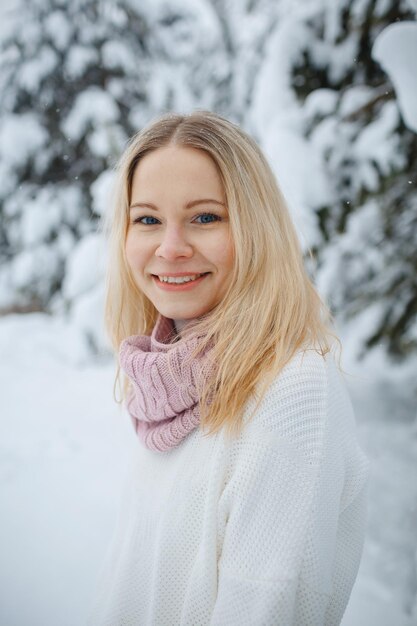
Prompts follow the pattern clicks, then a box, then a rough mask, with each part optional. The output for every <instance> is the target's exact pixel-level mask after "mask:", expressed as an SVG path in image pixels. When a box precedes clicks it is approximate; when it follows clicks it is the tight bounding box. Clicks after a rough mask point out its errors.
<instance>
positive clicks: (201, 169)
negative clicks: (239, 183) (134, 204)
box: [132, 146, 224, 199]
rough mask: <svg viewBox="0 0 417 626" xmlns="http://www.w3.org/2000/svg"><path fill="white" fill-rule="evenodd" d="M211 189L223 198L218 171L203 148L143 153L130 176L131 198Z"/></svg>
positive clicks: (180, 147) (159, 149) (176, 147)
mask: <svg viewBox="0 0 417 626" xmlns="http://www.w3.org/2000/svg"><path fill="white" fill-rule="evenodd" d="M186 191H188V192H189V193H192V192H199V193H202V192H206V193H208V192H210V193H211V194H215V195H216V194H217V195H218V197H219V198H218V199H223V198H224V193H223V185H222V182H221V178H220V174H219V172H218V169H217V166H216V164H215V162H214V161H213V159H212V158H211V157H210V156H209V155H208V154H207V153H206V152H204V150H198V149H196V148H190V147H183V146H166V147H163V148H157V149H156V150H153V151H152V152H150V153H148V154H146V155H145V156H144V157H143V158H142V159H141V160H140V161H139V163H138V165H137V166H136V168H135V171H134V173H133V179H132V199H135V196H136V195H138V194H140V195H142V194H143V193H155V194H157V195H164V192H179V193H181V192H182V193H185V192H186Z"/></svg>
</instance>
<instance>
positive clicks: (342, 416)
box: [87, 350, 370, 626]
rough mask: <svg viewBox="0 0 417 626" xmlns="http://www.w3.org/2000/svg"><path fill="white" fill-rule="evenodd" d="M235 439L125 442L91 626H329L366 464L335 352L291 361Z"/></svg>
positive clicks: (349, 552)
mask: <svg viewBox="0 0 417 626" xmlns="http://www.w3.org/2000/svg"><path fill="white" fill-rule="evenodd" d="M254 406H255V404H254V400H253V401H252V400H251V401H250V402H249V404H248V406H247V408H246V411H245V415H244V420H245V427H244V429H243V431H242V433H241V434H240V435H239V436H238V437H235V438H234V439H232V440H229V438H226V437H225V436H224V433H223V431H222V430H221V431H219V432H217V433H215V434H214V435H211V436H210V437H207V436H203V434H202V430H201V429H199V428H196V429H194V430H193V431H192V432H191V433H190V434H189V436H188V437H186V438H185V439H184V440H183V442H182V444H181V445H180V446H176V447H174V448H171V449H170V450H167V451H166V452H165V453H164V454H155V452H153V451H152V450H149V449H147V448H145V447H144V446H142V445H139V443H138V444H135V445H134V447H133V450H132V457H131V459H130V461H129V464H128V467H127V480H126V483H125V485H124V490H123V493H122V495H121V500H120V508H119V516H118V520H117V524H116V528H115V531H114V534H113V537H112V540H111V542H110V545H109V547H108V550H107V554H106V556H105V558H104V561H103V563H102V565H101V571H100V573H99V576H98V579H97V583H96V590H95V594H94V596H93V599H92V603H91V606H90V613H89V617H88V622H87V623H88V626H134V625H138V626H139V625H140V626H178V625H179V626H209V625H210V626H258V625H259V626H337V625H338V624H340V622H341V620H342V616H343V613H344V611H345V608H346V605H347V603H348V600H349V596H350V594H351V590H352V587H353V584H354V581H355V578H356V575H357V571H358V568H359V563H360V559H361V554H362V549H363V541H364V535H365V528H366V519H367V489H368V479H369V474H370V471H369V470H370V467H369V461H368V459H367V457H366V455H365V454H364V452H363V451H362V449H361V447H360V446H359V444H358V439H357V433H356V424H355V419H354V414H353V410H352V405H351V402H350V399H349V396H348V393H347V390H346V387H345V382H344V379H343V377H342V375H341V374H340V372H339V370H338V369H337V366H336V364H335V362H334V358H333V355H332V354H327V355H326V356H325V357H322V356H320V355H319V354H317V353H316V352H314V351H312V350H311V351H307V352H306V353H305V354H304V355H302V354H300V353H299V354H297V355H296V356H295V357H294V358H293V359H292V360H291V361H290V362H289V363H288V364H287V365H286V367H285V368H284V369H283V370H282V372H281V373H280V374H279V375H278V376H277V377H276V379H275V380H274V381H273V382H272V384H271V385H270V387H269V389H268V391H267V393H266V395H265V397H264V399H263V401H262V403H261V405H260V406H259V408H258V410H257V412H256V413H255V415H254V417H253V418H252V419H251V420H249V419H248V417H249V415H250V413H251V412H252V411H253V409H254Z"/></svg>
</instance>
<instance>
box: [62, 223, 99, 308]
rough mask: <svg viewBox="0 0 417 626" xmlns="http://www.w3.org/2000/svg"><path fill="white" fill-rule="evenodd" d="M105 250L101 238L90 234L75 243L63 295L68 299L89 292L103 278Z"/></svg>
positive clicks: (95, 234)
mask: <svg viewBox="0 0 417 626" xmlns="http://www.w3.org/2000/svg"><path fill="white" fill-rule="evenodd" d="M104 258H105V249H104V245H103V240H102V237H101V236H100V235H99V234H97V233H90V234H88V235H86V236H85V237H83V238H82V239H81V240H80V241H78V242H77V243H76V245H75V246H74V248H73V250H72V254H71V256H70V258H69V259H68V263H67V271H66V274H65V279H64V283H63V293H64V296H65V297H66V298H68V299H73V298H76V297H77V296H79V295H81V294H83V293H86V292H87V291H89V290H91V289H92V288H93V287H94V286H95V285H97V283H99V282H100V281H101V279H102V277H103V270H104Z"/></svg>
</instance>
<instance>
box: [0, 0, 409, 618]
mask: <svg viewBox="0 0 417 626" xmlns="http://www.w3.org/2000/svg"><path fill="white" fill-rule="evenodd" d="M0 11H1V12H0V180H1V185H0V218H1V221H0V350H1V355H2V358H1V360H0V371H1V396H2V410H1V419H0V429H1V430H0V452H1V456H0V485H1V490H2V504H1V519H2V522H1V526H2V533H1V538H0V546H1V560H0V562H1V568H0V583H1V584H0V589H1V591H0V622H1V623H2V624H4V625H5V626H23V625H29V624H30V625H31V626H37V625H39V626H47V625H49V624H50V625H55V624H59V625H60V626H78V625H79V624H80V625H81V624H83V620H84V619H85V615H86V611H87V607H88V603H89V601H90V595H91V593H92V590H93V585H94V582H95V576H96V575H97V572H98V569H99V567H100V564H101V559H102V557H103V552H104V550H105V548H106V546H107V543H108V541H109V539H110V536H111V533H112V530H113V526H114V523H115V519H116V515H117V509H118V501H119V494H120V490H121V485H122V483H123V479H124V475H125V470H126V459H127V457H128V451H129V449H131V446H132V438H133V431H132V430H131V428H130V424H129V422H128V420H127V419H126V415H123V413H122V412H120V411H119V410H118V408H117V405H115V403H114V401H113V395H112V394H113V377H114V373H115V370H114V360H113V357H112V355H111V353H110V348H109V344H108V342H107V340H106V337H105V335H104V330H103V322H102V316H103V313H102V307H103V277H104V271H105V263H106V250H105V246H104V243H103V241H102V236H101V234H100V231H99V228H98V225H99V219H100V216H102V215H103V214H104V212H105V211H106V208H107V206H108V198H109V195H110V193H111V184H112V177H113V167H114V165H115V163H116V161H117V158H118V156H119V155H120V153H121V150H122V149H123V147H124V145H125V144H126V141H127V140H128V138H129V137H130V136H131V135H132V134H133V133H134V132H136V131H137V130H139V129H140V128H141V127H142V126H143V125H144V124H145V123H146V122H148V121H149V120H150V119H152V118H153V117H154V116H156V115H157V114H158V113H161V112H165V111H171V110H172V111H180V112H189V111H191V110H193V109H195V108H204V109H211V110H214V111H217V112H218V113H220V114H223V115H225V116H226V117H229V118H230V119H232V120H234V121H236V122H238V123H239V124H241V125H242V126H243V127H244V128H245V129H246V130H247V131H248V132H249V133H250V134H252V135H253V136H254V137H255V139H256V140H257V141H258V142H259V143H260V145H261V146H262V148H263V150H264V151H265V153H266V155H267V157H268V158H269V160H270V162H271V164H272V166H273V169H274V171H275V173H276V175H277V178H278V181H279V183H280V184H281V187H282V188H283V190H284V193H285V195H286V197H287V199H288V202H289V204H290V208H291V211H292V214H293V217H294V220H295V223H296V226H297V229H298V232H299V235H300V240H301V242H302V245H303V249H304V251H305V253H306V264H307V266H308V268H309V271H310V272H311V275H312V277H313V278H314V280H315V282H316V284H317V286H318V288H319V290H320V292H321V294H322V295H323V296H324V297H325V298H326V300H327V302H328V303H329V304H330V306H331V308H332V311H333V312H334V314H335V316H336V321H337V328H338V331H339V334H340V336H341V338H342V341H343V345H344V352H343V360H342V363H343V366H344V368H345V370H347V371H348V372H349V376H348V377H347V382H348V385H349V388H350V391H351V396H352V401H353V403H354V407H355V412H356V416H357V423H358V432H359V436H360V439H361V443H362V447H363V449H364V450H365V452H366V453H367V455H368V456H369V458H370V460H371V463H372V479H371V486H370V504H369V519H368V529H367V538H366V541H365V547H364V554H363V558H362V562H361V567H360V570H359V575H358V579H357V582H356V584H355V587H354V591H353V593H352V598H351V601H350V603H349V606H348V609H347V611H346V614H345V618H344V620H343V625H344V626H349V625H351V626H353V625H354V626H361V625H364V626H388V625H389V626H402V625H409V624H410V625H411V624H415V623H416V621H417V537H416V534H417V532H416V529H417V501H416V500H417V481H416V480H415V476H416V468H417V408H416V397H417V382H416V372H417V317H416V312H417V66H416V59H417V22H416V17H417V0H399V1H395V0H353V1H351V2H348V1H347V0H229V1H228V0H187V1H186V0H118V1H114V2H111V1H110V0H108V1H104V0H101V1H94V0H71V2H70V1H66V0H7V2H3V3H2V8H1V9H0ZM308 250H311V251H312V252H313V255H314V261H313V260H312V259H311V258H310V256H309V255H308V254H307V252H308Z"/></svg>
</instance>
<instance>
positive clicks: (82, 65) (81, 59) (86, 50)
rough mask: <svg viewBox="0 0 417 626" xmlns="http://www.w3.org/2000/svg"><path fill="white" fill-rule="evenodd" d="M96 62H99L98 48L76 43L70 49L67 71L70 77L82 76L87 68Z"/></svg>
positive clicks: (65, 66) (66, 65)
mask: <svg viewBox="0 0 417 626" xmlns="http://www.w3.org/2000/svg"><path fill="white" fill-rule="evenodd" d="M95 63H98V53H97V50H95V49H94V48H91V47H89V46H81V45H77V44H75V45H74V46H71V48H70V49H69V51H68V55H67V58H66V62H65V65H64V69H65V73H66V75H67V76H68V78H71V79H75V78H78V77H79V76H82V75H83V74H84V72H85V71H86V68H87V67H89V66H90V65H94V64H95Z"/></svg>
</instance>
